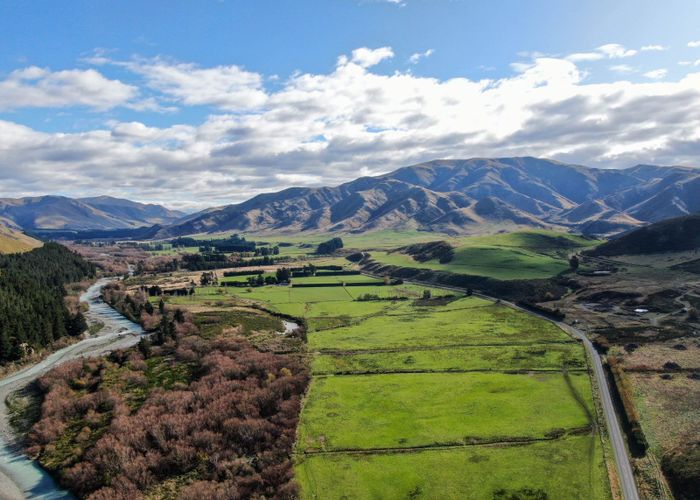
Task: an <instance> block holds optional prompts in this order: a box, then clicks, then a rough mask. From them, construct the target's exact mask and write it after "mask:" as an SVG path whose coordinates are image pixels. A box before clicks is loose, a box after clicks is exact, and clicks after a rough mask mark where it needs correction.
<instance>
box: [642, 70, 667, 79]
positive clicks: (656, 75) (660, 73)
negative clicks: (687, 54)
mask: <svg viewBox="0 0 700 500" xmlns="http://www.w3.org/2000/svg"><path fill="white" fill-rule="evenodd" d="M667 74H668V70H667V69H664V68H659V69H654V70H651V71H647V72H646V73H644V76H646V77H647V78H651V79H652V80H660V79H661V78H664V77H665V76H666V75H667Z"/></svg>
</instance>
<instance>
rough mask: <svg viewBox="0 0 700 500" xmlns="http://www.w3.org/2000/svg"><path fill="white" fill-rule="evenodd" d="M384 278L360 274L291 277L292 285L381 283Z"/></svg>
mask: <svg viewBox="0 0 700 500" xmlns="http://www.w3.org/2000/svg"><path fill="white" fill-rule="evenodd" d="M383 281H384V280H381V279H379V278H372V277H370V276H364V275H362V274H348V275H344V276H343V275H339V274H337V275H333V276H330V275H329V276H305V277H303V278H292V286H293V285H296V284H300V285H301V284H306V283H382V282H383Z"/></svg>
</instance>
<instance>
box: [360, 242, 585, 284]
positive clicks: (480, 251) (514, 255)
mask: <svg viewBox="0 0 700 500" xmlns="http://www.w3.org/2000/svg"><path fill="white" fill-rule="evenodd" d="M447 241H448V242H450V243H451V244H452V245H453V246H455V255H454V258H453V259H452V260H451V261H450V262H448V263H445V264H441V263H440V262H438V261H437V260H429V261H426V262H418V261H416V260H414V259H413V258H412V257H411V256H410V255H407V254H403V253H399V252H381V251H380V252H372V258H373V259H374V260H376V261H377V262H381V263H384V264H388V265H394V266H401V267H414V268H420V269H432V270H437V271H449V272H453V273H459V274H469V275H474V276H487V277H491V278H495V279H500V280H513V279H536V278H545V277H550V276H556V275H557V274H559V273H561V272H562V271H566V270H567V269H569V263H568V255H569V254H570V253H573V252H575V251H577V250H582V249H585V248H589V247H591V246H594V245H596V244H598V243H599V241H597V240H589V239H586V238H583V237H581V236H575V235H570V234H565V233H557V232H554V231H521V232H516V233H507V234H497V235H490V236H473V237H466V238H455V239H452V240H447Z"/></svg>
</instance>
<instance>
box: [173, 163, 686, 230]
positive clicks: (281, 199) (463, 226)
mask: <svg viewBox="0 0 700 500" xmlns="http://www.w3.org/2000/svg"><path fill="white" fill-rule="evenodd" d="M699 182H700V170H694V169H691V168H686V167H655V166H649V165H639V166H637V167H633V168H631V169H597V168H591V167H586V166H583V165H576V164H567V163H563V162H559V161H556V160H549V159H543V158H535V157H531V156H525V157H506V158H471V159H466V160H463V159H437V160H432V161H429V162H425V163H420V164H417V165H413V166H408V167H402V168H399V169H397V170H395V171H393V172H389V173H387V174H383V175H379V176H377V177H361V178H358V179H356V180H354V181H350V182H346V183H344V184H341V185H339V186H336V187H323V188H289V189H285V190H284V191H281V192H279V193H266V194H262V195H258V196H256V197H254V198H251V199H250V200H248V201H245V202H243V203H238V204H235V205H228V206H224V207H220V208H218V209H216V210H211V209H210V210H207V211H206V212H203V213H201V214H195V215H191V216H188V217H187V220H185V221H184V222H182V223H181V224H175V225H172V226H170V227H167V228H165V229H164V230H163V231H162V235H164V236H167V235H179V234H188V233H198V232H214V231H221V230H230V229H234V230H239V231H248V232H256V231H257V232H264V231H277V232H279V231H286V232H298V231H353V232H362V231H369V230H375V229H386V228H392V229H399V228H409V229H422V230H440V231H448V232H453V233H465V234H466V233H470V232H482V231H483V230H484V228H485V227H488V226H489V225H494V226H498V227H499V228H501V227H503V225H506V226H508V225H510V227H517V226H531V227H532V226H534V227H553V228H557V227H558V228H561V229H573V230H581V229H583V230H590V232H593V233H598V234H608V233H612V232H618V231H621V230H624V229H629V228H632V227H636V226H639V225H643V224H645V223H649V222H653V221H654V220H657V219H659V218H666V217H670V216H674V215H683V213H682V212H687V213H693V212H700V205H698V201H696V200H700V196H698V194H700V187H698V183H699ZM664 204H666V205H667V206H664Z"/></svg>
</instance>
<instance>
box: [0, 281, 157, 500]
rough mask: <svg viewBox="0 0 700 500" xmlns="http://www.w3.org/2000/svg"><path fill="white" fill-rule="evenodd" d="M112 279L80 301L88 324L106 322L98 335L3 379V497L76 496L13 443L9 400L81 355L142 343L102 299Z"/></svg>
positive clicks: (128, 323)
mask: <svg viewBox="0 0 700 500" xmlns="http://www.w3.org/2000/svg"><path fill="white" fill-rule="evenodd" d="M110 281H111V280H110V279H101V280H98V281H97V282H96V283H95V284H94V285H92V286H91V287H90V288H89V289H88V290H87V291H86V292H85V293H84V294H83V295H81V297H80V300H81V301H83V302H87V303H88V304H89V305H90V308H89V310H88V311H87V312H86V313H85V317H86V319H87V321H88V324H90V325H92V324H96V323H103V324H104V327H103V328H102V330H100V331H99V332H98V333H97V334H96V335H94V336H92V337H88V338H86V339H84V340H81V341H80V342H77V343H75V344H73V345H70V346H68V347H65V348H63V349H61V350H59V351H56V352H54V353H52V354H51V355H50V356H48V357H47V358H45V359H44V360H42V361H40V362H39V363H37V364H35V365H32V366H29V367H27V368H25V369H23V370H21V371H19V372H16V373H14V374H12V375H10V376H8V377H6V378H4V379H2V380H0V499H2V500H6V499H7V500H9V499H12V500H15V499H23V498H31V499H35V498H36V499H42V500H54V499H67V498H73V497H72V495H71V494H70V493H68V492H66V491H65V490H62V489H61V488H59V487H58V485H57V484H56V482H55V481H54V480H53V478H52V477H51V476H50V475H49V474H48V473H47V472H46V471H45V470H44V469H42V468H41V467H40V466H39V464H38V463H36V462H35V461H33V460H30V459H29V458H27V457H26V456H25V455H24V454H23V453H22V450H21V448H20V447H18V446H16V445H14V444H13V435H12V432H11V429H10V426H9V422H8V415H7V407H6V405H5V400H6V398H7V396H8V395H9V394H11V393H12V392H14V391H17V390H18V389H21V388H22V387H24V386H26V385H27V384H29V383H30V382H31V381H32V380H34V379H36V378H37V377H40V376H41V375H43V374H44V373H46V372H47V371H49V370H50V369H51V368H54V367H55V366H57V365H59V364H61V363H64V362H66V361H69V360H71V359H75V358H79V357H94V356H100V355H103V354H105V353H107V352H109V351H113V350H115V349H124V348H126V347H130V346H132V345H135V344H136V343H138V341H139V340H140V338H141V336H142V335H145V333H146V332H144V330H143V329H142V328H141V326H139V325H137V324H136V323H132V322H131V321H129V320H128V319H126V318H125V317H124V316H122V315H121V314H119V313H118V312H116V311H115V310H114V309H112V308H111V307H109V306H108V305H107V304H106V303H104V302H103V301H102V300H101V299H100V290H101V289H102V287H103V286H104V285H106V284H107V283H109V282H110Z"/></svg>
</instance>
